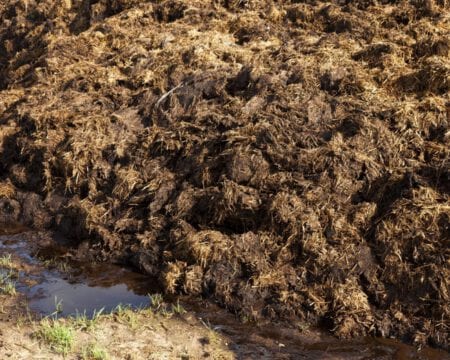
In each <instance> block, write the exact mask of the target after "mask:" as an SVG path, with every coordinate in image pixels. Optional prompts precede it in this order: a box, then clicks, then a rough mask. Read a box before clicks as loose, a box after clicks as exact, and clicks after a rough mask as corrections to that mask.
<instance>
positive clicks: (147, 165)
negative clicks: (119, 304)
mask: <svg viewBox="0 0 450 360" xmlns="http://www.w3.org/2000/svg"><path fill="white" fill-rule="evenodd" d="M449 10H450V4H449V2H448V1H447V0H410V1H406V0H404V1H398V2H394V1H384V0H383V1H371V0H358V1H351V2H349V1H337V0H336V1H333V2H323V1H319V0H312V1H288V0H284V1H277V2H275V1H269V0H260V1H253V0H236V1H234V0H212V1H211V0H208V1H206V0H166V1H144V0H97V1H93V0H60V1H54V0H41V1H37V0H6V1H2V2H1V4H0V222H5V221H6V222H11V221H20V222H22V223H24V224H25V225H27V226H32V227H35V228H39V229H48V228H53V229H57V230H58V231H60V232H62V233H63V235H65V236H66V237H70V238H71V239H72V241H73V246H74V249H78V250H74V251H77V253H78V256H80V257H83V258H89V257H92V258H96V259H100V260H107V261H117V262H126V263H129V264H133V265H134V266H136V267H138V268H140V269H141V270H142V271H145V272H146V273H148V274H150V275H152V276H155V277H158V278H159V279H160V282H161V285H162V286H163V287H164V289H165V291H166V292H167V293H186V294H189V295H194V296H200V295H202V296H205V297H209V298H212V299H215V300H216V301H218V302H219V303H220V304H222V305H223V306H225V307H227V308H228V309H230V310H231V311H233V312H235V313H237V314H238V315H240V316H241V317H242V318H246V319H255V320H258V319H260V318H268V319H284V320H289V321H292V319H298V320H300V321H305V322H308V323H310V324H314V325H322V326H325V327H327V328H328V329H330V330H331V331H332V332H333V333H334V334H336V335H338V336H340V337H352V336H357V335H366V334H371V335H380V336H384V337H387V336H395V337H398V338H401V339H404V340H407V341H414V342H416V343H418V344H424V343H429V344H431V345H436V346H439V347H443V348H446V349H448V346H449V327H450V307H449V303H450V301H449V300H450V299H449V281H450V280H449V279H450V268H449V265H450V258H449V250H450V235H449V234H450V229H449V227H450V225H449V222H450V201H449V193H450V166H449V154H450V146H449V145H450V132H449V121H450V98H449V90H450V57H449V49H450V43H449V40H448V34H449V32H450V17H449Z"/></svg>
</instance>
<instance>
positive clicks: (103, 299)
mask: <svg viewBox="0 0 450 360" xmlns="http://www.w3.org/2000/svg"><path fill="white" fill-rule="evenodd" d="M29 296H30V301H29V307H30V309H31V310H33V311H36V312H39V313H41V314H43V315H50V314H52V313H54V312H55V308H56V307H58V308H59V316H68V315H75V314H77V313H80V314H83V313H85V314H86V315H87V316H88V317H92V316H93V315H94V313H95V311H97V312H98V311H99V310H100V309H103V310H104V312H111V311H112V310H114V309H115V308H116V307H117V305H119V304H122V305H125V304H126V305H131V306H133V307H137V308H138V307H145V306H148V304H149V298H148V297H147V296H142V295H137V294H135V293H134V292H133V291H132V290H130V289H129V288H128V287H127V286H126V285H125V284H117V285H113V286H109V287H100V286H89V285H87V284H83V283H70V282H69V281H67V280H64V279H61V278H57V277H53V278H49V279H46V280H45V282H43V283H41V284H39V285H36V286H33V287H32V288H31V289H30V291H29ZM57 304H58V305H57Z"/></svg>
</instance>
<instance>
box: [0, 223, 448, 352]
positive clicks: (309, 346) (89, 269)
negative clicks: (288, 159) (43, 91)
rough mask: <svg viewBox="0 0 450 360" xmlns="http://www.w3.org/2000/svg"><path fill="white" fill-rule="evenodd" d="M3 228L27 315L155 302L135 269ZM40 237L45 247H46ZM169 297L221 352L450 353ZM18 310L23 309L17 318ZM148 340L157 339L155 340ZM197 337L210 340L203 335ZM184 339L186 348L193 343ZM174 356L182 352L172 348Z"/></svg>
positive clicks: (91, 313) (92, 312)
mask: <svg viewBox="0 0 450 360" xmlns="http://www.w3.org/2000/svg"><path fill="white" fill-rule="evenodd" d="M3 228H4V230H3V231H2V234H0V258H3V259H5V258H8V259H11V263H9V265H8V266H9V268H10V269H11V268H14V269H15V270H16V271H17V273H18V275H17V277H16V278H15V287H16V289H17V291H18V292H19V293H20V295H21V297H22V298H21V300H22V302H21V303H22V306H24V308H23V309H22V311H23V312H24V313H25V312H27V313H28V316H30V318H31V317H33V318H34V319H40V318H58V317H59V318H62V319H64V318H70V317H77V316H79V315H85V316H87V317H88V318H91V319H93V318H96V317H97V316H99V317H101V316H102V314H105V315H106V314H109V313H114V311H116V310H117V309H118V308H120V307H127V308H128V309H131V310H132V311H135V312H137V313H139V311H145V310H146V309H148V308H151V307H152V300H151V296H152V294H156V293H157V292H158V291H160V289H159V288H158V287H157V285H156V284H157V283H156V282H155V281H152V280H151V279H149V278H148V276H146V275H143V274H139V273H136V272H135V271H132V270H131V269H128V268H125V267H122V266H119V265H111V264H104V263H95V262H88V263H86V262H81V261H79V260H74V259H72V258H71V257H70V251H69V249H66V248H65V247H64V245H61V244H60V243H59V242H58V240H57V237H54V236H52V235H51V234H49V233H36V232H30V231H27V230H26V229H25V228H23V227H20V226H15V227H6V226H3ZM42 244H44V245H45V247H41V246H42ZM4 273H6V265H5V264H3V265H2V267H1V268H0V275H1V274H4ZM169 301H172V302H175V301H176V302H177V306H180V302H181V304H182V306H183V309H185V310H183V312H184V311H186V313H188V315H184V317H183V318H180V320H181V319H183V320H186V319H188V320H187V321H191V326H192V327H194V326H193V324H192V320H189V319H190V318H191V317H192V318H195V319H196V320H197V321H199V322H200V324H202V325H201V326H203V327H208V328H209V329H210V331H213V332H214V334H215V336H217V337H218V338H223V339H224V340H223V341H224V343H225V344H226V345H225V346H226V348H227V350H228V351H229V352H228V353H220V354H221V355H220V356H223V358H229V359H234V358H236V359H254V358H261V359H276V358H279V359H380V360H381V359H398V360H403V359H408V360H409V359H411V360H419V359H423V360H438V359H439V360H441V359H446V358H449V359H450V357H449V356H448V354H447V353H446V352H444V351H440V350H436V349H431V348H428V347H424V348H422V349H420V350H419V349H417V348H415V347H412V346H410V345H406V344H403V343H401V342H399V341H397V340H393V339H382V338H370V337H363V338H359V339H354V340H338V339H336V338H335V337H332V336H330V335H328V334H326V332H324V331H321V330H319V329H309V328H308V327H307V326H306V324H297V325H296V326H294V327H292V326H291V327H286V326H285V325H283V324H259V325H257V326H255V324H250V323H245V322H242V319H241V321H239V319H238V318H237V317H235V316H233V315H231V314H230V313H229V312H227V311H225V310H224V309H221V308H220V307H218V306H217V305H215V304H213V303H211V302H209V301H205V300H200V301H199V300H198V299H195V298H188V297H182V298H177V299H176V300H175V299H174V298H171V299H169ZM19 314H20V311H19V312H18V313H17V314H16V317H19ZM179 315H180V314H179ZM9 320H10V321H11V320H12V319H9ZM16 320H17V319H16ZM35 321H36V320H35ZM3 325H4V324H3ZM8 326H10V325H8ZM1 328H2V325H0V329H1ZM193 332H194V333H195V327H194V330H193ZM4 336H5V334H4V333H0V338H2V337H4ZM169 336H170V335H169ZM147 341H149V342H150V343H151V342H152V340H151V339H147ZM198 341H199V342H200V343H201V342H209V341H211V340H209V339H208V338H204V337H199V339H198ZM215 341H217V339H216V340H215ZM184 346H187V347H188V348H189V344H188V343H186V344H184ZM6 352H7V348H5V345H4V344H3V345H1V344H0V353H1V354H6ZM35 355H36V354H35ZM36 356H38V355H36ZM171 356H172V357H173V358H177V356H176V354H175V353H173V352H172V353H171ZM220 356H219V357H215V356H213V358H220ZM172 357H170V358H172ZM18 358H20V357H18ZM36 358H38V357H36ZM113 358H114V357H113ZM118 358H120V357H118ZM194 358H196V357H194Z"/></svg>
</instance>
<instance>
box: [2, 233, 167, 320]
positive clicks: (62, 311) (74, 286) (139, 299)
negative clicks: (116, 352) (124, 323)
mask: <svg viewBox="0 0 450 360" xmlns="http://www.w3.org/2000/svg"><path fill="white" fill-rule="evenodd" d="M8 233H9V234H8V235H0V256H2V255H9V254H12V255H13V259H14V260H16V261H17V262H18V263H20V267H19V269H16V270H15V271H16V272H17V274H14V272H15V271H14V270H11V269H7V268H6V269H5V268H2V269H0V276H1V275H3V276H8V274H11V273H12V274H13V275H14V277H13V279H12V281H14V283H15V286H16V289H17V290H18V291H19V292H20V293H22V294H24V295H25V296H26V298H27V300H28V307H29V309H30V310H31V311H33V312H35V313H37V314H41V315H43V316H47V315H51V314H54V313H55V312H57V313H58V316H60V317H61V316H63V317H64V316H69V315H76V314H86V316H88V317H92V316H93V315H94V314H95V313H96V312H98V311H100V310H102V311H103V312H111V311H113V310H114V309H115V308H116V307H117V306H118V305H127V306H131V307H133V308H142V307H146V306H148V305H149V302H150V299H149V297H148V294H149V293H153V292H156V290H158V288H156V287H155V286H154V282H152V281H151V280H149V278H148V277H147V276H145V275H143V274H139V273H136V272H133V271H131V270H129V269H126V268H123V267H120V266H115V265H111V264H98V263H82V262H79V261H74V260H64V259H63V258H62V259H60V260H58V259H57V258H56V259H57V260H55V257H54V255H55V254H57V253H61V251H58V250H59V248H58V247H55V248H52V249H48V248H47V249H45V251H38V252H35V251H33V250H32V249H31V248H30V246H29V244H28V243H27V241H26V239H24V237H25V238H26V235H25V233H23V234H12V231H9V232H8Z"/></svg>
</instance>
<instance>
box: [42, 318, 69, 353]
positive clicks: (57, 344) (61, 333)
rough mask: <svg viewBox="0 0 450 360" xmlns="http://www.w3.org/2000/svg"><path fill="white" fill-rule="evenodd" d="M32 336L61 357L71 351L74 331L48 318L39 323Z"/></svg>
mask: <svg viewBox="0 0 450 360" xmlns="http://www.w3.org/2000/svg"><path fill="white" fill-rule="evenodd" d="M34 336H35V337H36V338H37V339H39V340H41V341H44V342H45V343H46V344H47V345H49V346H50V348H51V349H52V350H53V351H55V352H57V353H59V354H63V355H67V354H68V353H69V352H70V351H71V350H72V347H73V342H74V338H75V334H74V330H73V329H72V328H71V327H70V326H68V325H66V324H64V323H62V322H60V321H58V320H51V319H48V318H46V319H43V320H42V321H41V323H40V326H39V329H38V330H37V331H36V332H35V333H34Z"/></svg>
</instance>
